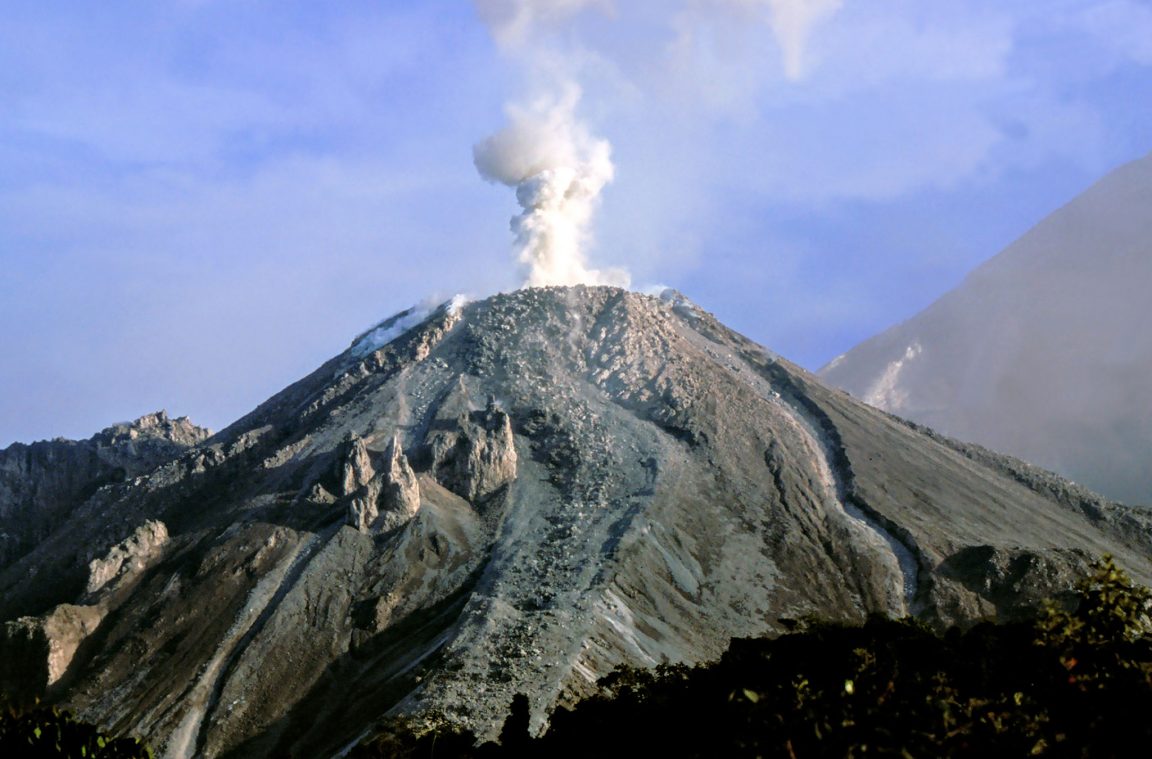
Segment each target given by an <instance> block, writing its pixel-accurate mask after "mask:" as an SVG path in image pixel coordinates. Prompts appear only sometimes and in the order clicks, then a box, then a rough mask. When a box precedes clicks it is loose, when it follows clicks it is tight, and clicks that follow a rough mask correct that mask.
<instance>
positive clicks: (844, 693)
mask: <svg viewBox="0 0 1152 759" xmlns="http://www.w3.org/2000/svg"><path fill="white" fill-rule="evenodd" d="M1149 608H1150V596H1149V592H1148V590H1146V589H1144V588H1141V587H1139V586H1135V585H1133V583H1132V582H1131V581H1130V580H1129V579H1128V577H1127V576H1126V575H1125V574H1124V572H1123V571H1121V570H1119V569H1118V568H1117V567H1116V566H1115V565H1114V564H1113V563H1112V561H1111V559H1105V560H1103V561H1102V562H1100V563H1098V564H1097V565H1096V567H1095V571H1094V572H1093V574H1092V575H1091V576H1089V577H1087V578H1085V579H1084V580H1083V581H1082V582H1081V583H1080V586H1079V588H1078V594H1077V602H1076V604H1075V607H1074V608H1072V609H1061V608H1059V607H1057V606H1055V605H1050V606H1049V607H1048V608H1047V609H1046V610H1045V611H1044V613H1042V614H1041V615H1040V617H1039V618H1038V619H1036V620H1035V621H1034V622H1031V623H1021V624H1012V625H993V624H983V625H979V626H977V627H974V628H972V629H971V630H968V631H966V632H960V631H957V630H953V631H950V632H949V633H947V634H946V635H944V636H939V635H937V634H935V633H933V632H932V631H931V630H929V629H928V628H926V627H924V626H922V625H921V624H919V623H917V622H915V621H913V620H909V619H905V620H889V619H881V618H876V619H872V620H869V621H868V622H867V623H866V624H864V625H863V626H859V627H849V626H842V625H815V626H812V627H810V628H809V629H807V630H805V631H802V632H796V633H792V634H789V635H784V636H782V637H780V638H776V639H774V640H767V639H757V640H736V641H733V643H732V645H731V647H730V648H729V649H728V651H727V652H726V653H725V654H724V656H723V657H722V658H721V660H720V661H719V662H716V663H714V664H710V665H706V666H700V667H695V668H688V667H683V666H666V667H662V668H659V669H657V670H654V671H651V670H632V669H626V670H621V671H618V672H615V673H613V674H612V675H609V676H608V677H607V678H605V679H604V680H603V681H602V682H601V686H602V692H601V694H600V695H597V696H595V697H593V698H590V699H587V700H585V701H583V702H581V703H580V704H579V705H578V706H577V707H576V708H575V709H574V710H573V711H569V710H566V709H559V710H558V711H557V712H556V713H555V714H553V716H552V719H551V725H550V727H549V728H548V731H547V732H546V733H545V734H544V735H542V736H540V737H539V738H530V737H529V736H528V733H527V727H528V720H527V706H528V704H527V700H526V699H525V698H524V697H523V696H519V697H517V699H516V701H514V703H513V707H512V713H511V714H510V716H509V718H508V722H507V723H506V724H505V727H504V730H503V731H502V732H501V735H500V745H497V744H494V743H489V744H485V745H483V746H480V747H476V746H475V737H474V736H473V735H472V734H470V733H467V732H459V731H453V730H450V729H444V730H440V731H433V732H420V731H419V730H417V729H414V728H413V726H412V724H411V723H407V722H394V723H391V724H390V725H388V726H386V728H385V732H384V733H383V734H382V735H381V736H379V737H378V738H377V739H375V740H374V741H373V742H372V743H370V744H366V745H364V746H361V747H360V748H359V749H357V752H356V753H354V754H353V756H358V757H383V756H386V757H437V759H444V758H446V757H507V756H541V757H544V756H546V757H605V756H668V757H693V756H694V757H716V756H725V757H728V756H732V757H742V756H748V757H753V756H764V757H777V756H780V757H810V756H835V757H864V756H900V757H933V756H975V755H986V756H989V757H993V756H1060V757H1063V756H1084V757H1107V756H1134V755H1135V756H1139V755H1147V752H1148V751H1149V746H1152V635H1150V624H1149V616H1148V613H1149Z"/></svg>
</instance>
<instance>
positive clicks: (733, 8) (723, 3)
mask: <svg viewBox="0 0 1152 759" xmlns="http://www.w3.org/2000/svg"><path fill="white" fill-rule="evenodd" d="M842 5H843V0H696V1H695V2H694V3H692V4H691V5H690V8H691V9H692V10H693V11H695V12H696V13H698V14H704V15H706V16H707V15H709V14H712V13H715V12H717V11H724V12H729V13H735V14H738V15H739V16H742V17H746V18H751V19H759V20H763V21H766V22H767V24H768V27H769V28H770V29H771V30H772V36H773V37H774V38H775V39H776V44H777V45H778V46H779V48H780V56H781V58H782V60H783V63H784V74H785V76H787V77H788V78H789V79H791V80H793V81H797V80H799V79H801V78H803V76H804V66H805V53H806V50H807V47H808V40H809V38H810V37H811V35H812V32H813V30H814V29H815V28H816V27H817V26H818V25H819V24H820V23H821V22H823V21H825V20H827V19H829V18H831V17H832V16H833V15H835V14H836V12H837V11H839V10H840V8H841V6H842Z"/></svg>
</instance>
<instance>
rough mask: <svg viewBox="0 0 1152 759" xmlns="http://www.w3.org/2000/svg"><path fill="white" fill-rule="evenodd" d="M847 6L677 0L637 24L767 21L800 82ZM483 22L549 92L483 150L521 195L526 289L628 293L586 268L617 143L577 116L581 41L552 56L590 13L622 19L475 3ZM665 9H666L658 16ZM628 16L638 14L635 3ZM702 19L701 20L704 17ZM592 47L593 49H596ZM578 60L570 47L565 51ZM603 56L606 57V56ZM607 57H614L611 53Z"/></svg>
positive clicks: (802, 0)
mask: <svg viewBox="0 0 1152 759" xmlns="http://www.w3.org/2000/svg"><path fill="white" fill-rule="evenodd" d="M841 3H842V0H679V2H676V1H675V0H670V2H668V3H667V5H666V6H645V8H644V9H642V10H640V11H639V15H638V16H637V17H635V18H634V20H635V21H638V22H639V23H655V24H660V23H661V22H663V23H665V24H671V22H672V20H673V18H674V17H677V16H678V15H679V17H681V18H683V17H684V15H683V14H684V13H687V14H688V17H689V18H699V19H700V20H701V21H711V20H712V18H713V17H715V16H730V14H732V13H736V14H739V15H741V16H751V17H752V18H754V19H756V20H758V21H759V22H761V23H764V24H766V25H767V26H768V27H769V28H770V29H771V31H772V34H773V35H774V37H775V39H776V42H777V44H778V46H779V48H780V51H781V55H782V59H783V64H784V71H785V74H786V75H787V76H788V78H790V79H794V80H795V79H799V78H801V76H802V75H803V68H804V52H805V46H806V43H807V41H808V38H809V35H810V34H811V32H812V30H813V28H814V27H815V26H816V25H817V24H818V23H820V22H821V21H823V20H824V19H826V18H828V17H829V16H831V15H832V14H834V13H835V12H836V11H837V10H838V9H839V8H840V6H841ZM475 4H476V9H477V12H478V14H479V16H480V18H481V19H482V20H483V21H484V23H485V24H486V25H487V26H488V28H489V29H490V30H491V32H492V36H493V38H494V39H495V40H496V41H497V43H498V44H499V45H500V46H501V48H502V49H503V50H504V51H505V52H507V53H510V54H511V55H512V57H513V58H514V59H515V60H516V61H517V62H518V63H520V64H521V66H523V67H524V69H525V71H526V72H529V73H530V74H532V78H533V79H534V80H535V81H536V82H537V84H538V85H539V83H540V82H541V80H546V81H547V84H546V85H545V88H544V90H543V91H544V92H547V93H550V95H548V96H545V97H542V98H538V99H535V100H532V101H529V102H528V103H527V104H521V105H513V106H509V107H508V109H507V115H508V124H507V126H505V127H504V128H503V129H502V130H500V131H499V132H497V133H496V134H494V135H492V136H491V137H489V138H488V139H486V140H484V141H483V142H481V143H479V144H478V145H476V146H475V147H474V149H473V157H474V160H475V163H476V168H477V169H478V170H479V172H480V174H481V176H483V177H484V178H485V179H488V180H490V181H493V182H498V183H501V184H504V185H507V186H509V187H513V188H515V190H516V199H517V201H518V202H519V204H520V207H521V213H520V214H519V215H517V216H515V217H514V218H513V219H512V231H513V232H514V234H515V238H516V250H517V256H518V259H519V261H520V264H521V265H522V267H523V268H524V271H525V285H526V286H541V285H572V284H612V285H619V286H624V287H627V286H628V284H629V279H630V278H629V275H628V273H627V272H626V271H624V270H622V269H611V270H604V271H601V270H596V269H590V268H588V264H587V258H586V250H587V247H588V244H589V242H590V241H591V225H592V220H593V216H594V215H595V212H596V208H597V206H598V205H599V198H600V192H601V191H602V190H603V189H604V187H605V185H607V184H608V183H609V182H611V181H612V177H613V174H614V167H613V164H612V160H611V146H610V145H609V143H608V142H607V141H606V140H604V139H600V138H596V137H593V136H592V135H591V134H590V133H589V131H588V129H587V127H586V126H585V125H584V124H583V123H582V122H581V121H580V120H579V119H578V117H577V115H576V107H577V105H578V103H579V100H580V88H579V87H578V86H576V85H575V84H573V82H575V81H577V78H578V77H577V76H576V71H575V67H578V65H579V64H578V63H574V61H579V60H580V59H581V58H582V55H581V54H582V53H583V52H585V51H584V43H585V42H589V43H590V42H591V40H585V41H577V42H572V41H571V40H570V41H569V44H570V45H574V46H575V52H576V53H578V54H577V55H565V54H559V55H557V54H555V51H554V50H552V49H550V47H549V45H550V42H551V41H552V40H551V37H550V32H552V31H553V30H555V29H556V28H557V27H559V26H560V25H565V27H566V28H567V26H568V23H567V22H573V21H574V20H575V19H574V17H576V16H578V15H579V14H580V13H581V12H583V11H585V10H599V11H602V12H604V13H606V14H609V15H614V14H617V13H620V15H621V16H625V15H627V14H625V13H624V7H623V6H620V7H619V8H618V7H617V6H616V5H614V4H613V1H612V0H475ZM655 8H659V10H655ZM629 10H635V9H634V8H632V7H631V6H629ZM696 14H703V17H700V16H698V15H696ZM591 47H595V46H594V45H592V46H591ZM568 52H569V53H572V52H573V51H572V50H569V51H568ZM601 52H602V51H601ZM605 58H606V59H611V58H613V56H612V55H611V53H608V54H607V55H606V56H605Z"/></svg>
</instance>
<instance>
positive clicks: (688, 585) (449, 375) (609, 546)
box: [0, 287, 1152, 757]
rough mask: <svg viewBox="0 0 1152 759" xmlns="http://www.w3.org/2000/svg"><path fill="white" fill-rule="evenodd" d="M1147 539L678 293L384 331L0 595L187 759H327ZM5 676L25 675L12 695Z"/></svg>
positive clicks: (66, 682)
mask: <svg viewBox="0 0 1152 759" xmlns="http://www.w3.org/2000/svg"><path fill="white" fill-rule="evenodd" d="M1141 520H1142V517H1141V516H1140V515H1139V514H1138V513H1136V512H1132V511H1130V510H1128V509H1124V508H1123V507H1118V506H1114V505H1111V504H1107V503H1104V502H1101V501H1099V499H1096V498H1095V497H1094V496H1092V495H1091V494H1089V493H1085V492H1082V491H1078V490H1076V489H1075V488H1070V487H1069V486H1068V485H1067V483H1064V482H1062V481H1060V480H1058V479H1053V478H1046V477H1045V476H1044V475H1043V474H1042V473H1037V472H1034V471H1033V470H1030V469H1028V468H1027V467H1026V466H1024V465H1021V464H1019V462H1014V461H1012V460H1009V459H1004V458H1002V457H998V456H995V455H994V454H990V453H988V452H986V451H982V450H979V449H974V448H964V447H961V446H959V445H957V444H954V443H951V442H950V441H947V440H942V439H939V438H937V437H935V436H933V435H931V434H929V433H927V432H924V431H920V430H917V429H914V428H912V427H910V426H908V425H907V424H905V423H903V422H900V421H899V420H897V419H895V418H893V417H890V416H888V415H886V414H884V413H882V412H879V411H877V410H875V409H872V408H869V407H867V406H865V405H863V404H861V403H859V402H857V401H854V400H852V399H851V398H850V397H849V396H847V395H846V394H844V393H841V392H838V391H832V390H829V389H827V388H826V387H824V386H823V385H821V384H820V383H818V382H817V381H816V380H815V379H814V378H813V377H812V376H811V375H809V374H807V373H805V372H804V371H802V370H800V369H798V368H797V367H795V366H793V365H791V364H789V363H787V362H785V361H782V360H780V359H778V358H777V357H775V356H773V355H772V354H770V353H768V352H766V351H765V350H764V349H763V348H761V347H759V346H757V345H755V344H753V343H751V342H749V341H747V340H745V339H744V338H742V337H740V336H739V335H736V334H734V333H732V332H731V331H729V330H728V329H726V328H725V327H723V326H722V325H721V324H719V323H718V322H716V321H715V319H713V318H712V317H711V316H710V315H709V314H707V313H705V312H703V311H701V310H700V309H698V308H696V307H695V306H693V305H692V304H690V303H688V302H686V301H685V300H683V299H682V298H681V297H679V296H678V295H676V294H674V293H667V294H666V295H665V296H664V297H663V298H652V297H647V296H642V295H637V294H634V293H628V292H624V291H622V290H617V289H612V288H584V287H577V288H548V289H530V290H522V291H519V292H516V293H512V294H508V295H499V296H495V297H492V298H489V299H487V300H484V301H480V302H476V303H471V304H467V305H461V304H446V305H445V306H443V307H441V308H439V309H437V310H435V311H433V312H431V313H428V314H426V315H424V314H416V313H406V314H401V315H398V316H397V317H394V319H393V320H390V321H389V322H386V323H385V324H383V325H381V327H379V328H378V329H376V330H373V331H372V332H369V333H367V334H366V335H364V336H362V337H361V338H359V339H358V340H357V341H356V342H355V343H354V344H353V346H352V347H351V348H350V349H349V350H348V351H346V352H345V353H343V354H341V355H340V356H337V357H336V358H334V359H332V360H331V361H330V362H328V363H327V364H325V365H324V366H322V367H321V368H320V369H318V370H317V371H316V372H314V373H313V374H312V375H310V376H309V377H307V378H305V379H303V380H301V381H300V382H299V383H297V384H295V385H293V386H291V387H289V388H287V389H286V390H284V391H283V392H282V393H280V394H279V395H277V396H275V397H273V398H272V399H270V400H269V401H268V402H266V403H265V404H263V405H262V406H261V407H259V408H258V409H256V410H255V411H254V412H253V413H251V414H250V415H248V416H247V417H245V418H244V419H242V420H240V421H239V422H237V423H236V424H234V425H233V426H232V427H230V428H228V429H226V430H224V431H223V432H221V433H219V434H218V435H216V436H215V437H213V438H211V439H210V440H208V441H206V442H205V443H203V444H201V445H200V446H198V447H197V448H195V449H193V450H191V451H189V452H187V453H185V454H183V455H182V456H180V457H179V458H177V459H176V460H174V461H172V462H171V463H169V464H166V465H164V466H162V467H161V468H160V469H158V470H157V471H156V472H155V473H153V474H152V475H150V476H148V477H144V478H139V479H137V480H133V481H129V482H125V483H121V484H118V485H111V486H108V487H106V488H103V489H101V490H99V491H98V492H97V493H96V494H95V495H94V496H93V497H92V498H90V499H89V500H88V501H86V502H85V503H84V505H83V506H82V507H80V508H79V509H78V510H77V511H76V512H75V513H74V515H73V516H72V517H71V520H70V521H69V522H67V523H65V524H64V525H63V526H62V527H61V528H60V529H59V530H57V531H55V532H54V533H53V534H52V535H51V536H50V537H49V538H48V539H47V540H46V541H45V542H43V543H42V544H41V545H39V546H38V547H37V548H36V549H35V550H34V551H33V552H32V553H31V554H29V555H28V556H25V557H24V558H22V559H21V560H19V561H18V562H16V563H15V564H14V565H13V566H11V567H10V568H9V569H8V570H7V571H5V572H4V573H2V574H0V614H2V618H4V619H9V620H14V621H12V622H9V623H8V624H7V625H6V627H5V637H4V646H5V651H3V652H2V653H4V655H6V656H18V657H19V658H20V659H21V660H22V661H24V662H26V666H25V667H24V668H23V670H22V671H21V672H20V673H17V674H19V676H20V678H21V679H20V681H19V684H22V685H23V687H26V688H36V687H47V688H48V689H49V693H50V694H51V696H52V697H54V698H58V699H61V700H63V701H65V702H66V703H68V704H69V705H71V706H73V707H74V708H76V709H78V710H79V712H80V714H81V716H83V717H85V718H87V719H90V720H93V721H96V722H98V723H101V724H104V725H107V726H109V727H115V728H116V729H117V730H119V731H124V730H131V731H135V732H138V733H139V734H141V735H143V736H145V737H147V738H148V739H149V740H151V741H152V742H153V743H154V744H155V745H156V746H158V747H160V748H161V749H162V753H163V754H164V755H166V756H175V757H184V756H192V755H206V756H220V755H233V756H253V755H256V756H259V755H268V754H272V753H277V752H280V751H284V750H291V751H292V752H293V753H295V754H297V755H309V756H311V755H323V754H325V753H330V752H332V751H334V750H336V749H338V748H339V747H340V746H343V745H346V744H347V743H349V742H351V741H354V740H356V739H358V738H359V737H361V736H363V735H365V734H367V733H368V732H369V731H370V730H371V726H372V723H373V721H374V720H375V719H377V718H378V717H380V716H381V715H382V714H384V713H385V712H388V711H389V710H402V711H417V712H418V711H432V712H437V713H441V714H443V715H446V716H447V717H448V718H449V719H451V720H454V721H456V722H458V723H460V724H462V725H465V726H467V727H470V728H472V729H475V730H476V731H478V732H479V733H480V734H482V735H486V736H488V735H493V734H494V733H495V732H496V731H498V730H499V726H500V724H499V723H500V721H501V720H502V719H503V715H504V714H505V713H506V710H507V706H508V703H509V702H510V700H511V697H512V695H513V694H515V693H517V692H524V693H527V694H528V695H529V698H530V702H531V706H532V720H533V724H534V725H536V726H539V725H541V724H542V723H543V721H544V720H545V719H546V716H547V714H548V712H549V710H550V709H551V708H552V707H553V706H554V705H555V704H557V703H569V702H571V701H573V700H575V699H578V698H579V697H581V696H582V695H583V694H586V693H588V692H589V691H590V690H591V689H592V687H593V683H594V682H595V681H596V679H597V678H598V677H600V676H602V675H604V674H605V673H607V672H608V671H610V670H611V669H612V668H613V667H614V666H616V665H617V664H621V663H630V664H634V665H654V664H658V663H660V662H664V661H698V660H702V659H709V658H713V657H716V656H718V655H719V654H720V652H721V651H722V650H723V649H724V648H725V646H726V645H727V643H728V640H729V638H731V637H732V636H753V635H760V634H764V633H771V632H774V631H777V630H778V629H779V628H778V625H779V622H778V620H780V619H781V618H796V617H800V616H803V615H809V614H810V615H816V616H819V617H822V618H827V619H842V620H860V619H862V618H863V617H864V616H865V615H866V614H868V613H870V612H881V613H886V614H890V615H903V614H906V613H914V614H917V615H920V616H922V617H924V618H926V619H928V620H931V621H934V622H937V623H941V624H944V623H949V622H954V621H960V622H963V621H971V620H974V619H979V618H984V617H993V616H998V615H1000V616H1004V615H1011V614H1013V613H1015V612H1017V611H1019V610H1021V609H1022V608H1026V607H1027V606H1029V604H1032V603H1034V602H1035V600H1036V599H1037V598H1040V597H1042V596H1044V595H1046V594H1048V593H1050V592H1052V591H1053V590H1059V589H1061V588H1065V587H1067V586H1068V585H1069V584H1070V583H1071V581H1072V579H1073V578H1074V577H1075V576H1076V575H1077V574H1078V573H1079V572H1080V571H1081V570H1082V569H1083V567H1084V566H1085V564H1086V561H1087V559H1088V557H1089V556H1090V555H1093V554H1099V553H1103V552H1105V551H1111V552H1112V553H1114V554H1116V556H1117V557H1118V560H1119V561H1120V563H1122V564H1123V565H1125V566H1127V567H1128V568H1129V569H1130V570H1131V571H1132V572H1133V573H1134V574H1135V575H1136V576H1137V577H1138V578H1139V579H1141V580H1143V581H1145V582H1147V581H1149V580H1152V566H1150V565H1149V562H1148V560H1147V558H1145V557H1146V556H1147V555H1148V549H1149V545H1150V542H1152V532H1150V531H1149V527H1148V524H1147V523H1146V522H1144V521H1141ZM13 677H15V675H13Z"/></svg>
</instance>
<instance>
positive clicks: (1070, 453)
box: [820, 155, 1152, 505]
mask: <svg viewBox="0 0 1152 759" xmlns="http://www.w3.org/2000/svg"><path fill="white" fill-rule="evenodd" d="M1150 207H1152V155H1148V156H1146V157H1144V158H1142V159H1140V160H1137V161H1133V162H1131V163H1128V164H1126V165H1124V166H1121V167H1119V168H1118V169H1116V170H1115V171H1113V172H1112V173H1110V174H1108V175H1107V176H1106V177H1104V178H1103V179H1101V180H1100V181H1099V182H1097V183H1096V184H1095V185H1094V186H1092V187H1091V188H1089V189H1088V190H1086V191H1085V192H1084V193H1082V194H1080V195H1079V196H1077V197H1076V198H1074V199H1073V200H1072V201H1071V202H1070V203H1068V204H1067V205H1066V206H1064V207H1063V208H1060V209H1058V210H1057V211H1055V212H1053V213H1052V214H1051V215H1050V216H1048V217H1047V218H1046V219H1044V220H1043V221H1041V222H1040V223H1039V224H1037V225H1036V226H1035V227H1034V228H1033V229H1032V230H1030V231H1029V232H1028V233H1027V234H1025V235H1024V236H1023V237H1021V238H1020V239H1019V240H1017V241H1016V242H1015V243H1013V244H1012V245H1011V246H1009V247H1008V248H1006V249H1005V250H1004V251H1003V252H1001V253H1000V254H999V255H997V256H995V257H994V258H992V259H991V260H989V261H988V262H986V263H984V264H983V265H982V266H980V267H979V268H977V269H976V270H975V271H973V272H972V273H971V274H970V275H969V276H968V277H967V278H966V279H965V280H964V282H963V283H962V284H961V285H960V286H959V287H957V288H956V289H954V290H952V291H951V292H948V293H946V294H945V295H944V296H942V297H941V298H940V299H939V300H937V301H936V302H935V303H933V304H932V305H930V306H929V307H928V308H926V309H925V310H924V311H922V312H920V313H919V314H917V315H915V316H913V317H912V318H910V319H908V320H907V321H905V322H903V323H902V324H898V325H896V326H894V327H892V328H891V329H888V330H886V331H884V332H882V333H880V334H879V335H876V336H875V337H873V338H871V339H869V340H866V341H865V342H863V343H861V344H860V345H858V346H856V347H855V348H853V349H852V350H850V351H848V352H847V353H846V354H845V355H843V356H840V357H838V358H837V359H835V360H834V361H832V362H831V363H830V364H829V365H828V366H826V367H825V368H823V369H822V370H821V373H820V374H821V377H823V378H824V379H825V380H826V381H827V382H829V383H831V384H833V385H836V386H837V387H841V388H844V389H845V390H848V391H849V392H851V393H852V394H853V395H855V396H856V397H858V398H861V399H863V400H865V401H867V402H868V403H871V404H873V405H875V406H877V407H879V408H882V409H884V410H885V411H890V412H892V413H893V414H899V415H900V416H903V417H906V418H908V419H912V420H914V421H917V422H920V423H921V424H926V425H928V426H930V427H932V428H933V429H937V430H940V431H941V432H945V433H947V434H948V435H953V436H955V437H958V438H961V439H962V440H970V441H972V442H975V443H979V444H981V445H986V446H989V447H991V448H994V449H995V450H998V451H1004V452H1006V453H1009V454H1011V455H1013V456H1019V457H1021V458H1024V459H1027V460H1028V461H1032V462H1034V463H1036V464H1039V465H1041V466H1044V467H1047V468H1050V469H1053V470H1055V471H1058V472H1060V473H1061V474H1063V475H1064V476H1066V477H1070V478H1072V479H1074V480H1076V481H1077V482H1081V483H1083V484H1085V485H1086V486H1088V487H1090V488H1092V489H1093V490H1096V491H1098V492H1100V493H1103V494H1105V495H1106V496H1108V497H1109V498H1114V499H1118V500H1121V501H1124V502H1126V503H1133V504H1141V505H1152V467H1150V466H1149V458H1148V452H1149V446H1150V444H1152V405H1149V403H1148V402H1147V388H1148V378H1149V377H1152V339H1150V338H1149V335H1148V323H1149V307H1148V303H1149V300H1148V290H1149V288H1150V287H1152V214H1149V212H1148V209H1149V208H1150Z"/></svg>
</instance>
